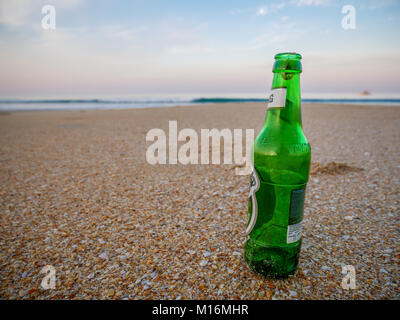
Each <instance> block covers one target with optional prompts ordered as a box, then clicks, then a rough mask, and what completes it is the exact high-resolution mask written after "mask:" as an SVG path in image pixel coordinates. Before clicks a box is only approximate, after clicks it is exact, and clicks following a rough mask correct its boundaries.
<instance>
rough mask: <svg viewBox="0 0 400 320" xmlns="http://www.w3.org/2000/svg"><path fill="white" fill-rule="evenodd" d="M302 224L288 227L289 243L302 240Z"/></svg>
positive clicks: (287, 240)
mask: <svg viewBox="0 0 400 320" xmlns="http://www.w3.org/2000/svg"><path fill="white" fill-rule="evenodd" d="M301 229H302V228H301V222H300V223H297V224H292V225H288V228H287V239H286V242H287V243H293V242H296V241H297V240H299V239H300V238H301Z"/></svg>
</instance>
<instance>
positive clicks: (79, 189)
mask: <svg viewBox="0 0 400 320" xmlns="http://www.w3.org/2000/svg"><path fill="white" fill-rule="evenodd" d="M302 111H303V127H304V131H305V133H306V135H307V137H308V140H309V142H310V144H311V146H312V163H313V166H312V173H311V176H310V180H309V183H308V187H307V196H306V203H305V212H304V223H303V247H302V251H301V258H300V266H299V269H298V272H297V273H296V275H295V276H293V277H290V278H288V279H286V280H270V279H264V278H262V277H261V276H258V275H256V274H254V273H252V272H251V271H250V270H249V268H248V267H247V265H246V264H245V262H244V260H243V256H242V248H243V243H244V240H245V238H244V234H243V232H244V229H245V225H246V221H247V193H248V180H249V178H248V176H238V175H235V174H234V172H235V171H234V166H233V165H223V164H222V165H186V166H185V165H181V164H178V165H150V164H148V163H147V162H146V158H145V152H146V148H147V147H148V146H149V145H150V144H151V143H149V142H146V141H145V136H146V133H147V131H148V130H150V129H152V128H162V129H164V130H167V128H168V120H177V121H178V129H182V128H185V127H186V128H194V129H195V130H197V131H198V132H199V130H200V128H210V129H211V128H214V127H215V128H218V129H222V128H230V129H234V128H254V129H255V130H256V133H257V132H258V131H259V130H260V129H261V127H262V125H263V121H264V118H265V105H264V104H262V103H243V104H218V105H202V106H191V107H174V108H152V109H136V110H104V111H101V110H93V111H52V112H47V111H46V112H45V111H40V112H16V113H1V114H0V170H1V172H0V173H1V174H0V212H1V224H0V279H1V280H0V298H1V299H49V298H52V299H206V298H207V299H398V298H399V292H400V290H399V279H400V277H399V275H400V272H399V260H400V252H399V245H398V243H399V228H400V226H399V211H400V210H399V209H400V206H399V194H400V193H399V191H400V188H399V184H400V183H399V182H400V181H399V180H400V161H399V159H400V130H399V128H400V108H398V107H388V106H345V105H318V104H304V105H303V106H302ZM46 265H51V266H53V267H54V268H55V272H56V288H55V289H48V290H44V289H43V288H42V287H41V282H42V279H43V277H44V274H41V273H40V271H41V270H42V268H43V267H44V266H46ZM347 265H352V266H354V269H355V276H356V288H355V289H348V290H346V289H343V288H342V286H341V282H342V278H343V277H344V275H343V274H342V273H341V272H342V267H343V266H347Z"/></svg>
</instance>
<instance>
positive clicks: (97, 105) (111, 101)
mask: <svg viewBox="0 0 400 320" xmlns="http://www.w3.org/2000/svg"><path fill="white" fill-rule="evenodd" d="M266 97H267V94H265V93H264V94H260V93H254V94H248V93H247V94H201V95H200V94H197V95H196V94H193V95H188V94H182V95H130V96H126V95H125V96H123V97H116V96H106V97H101V98H98V97H96V98H90V97H79V98H72V99H71V98H64V97H56V98H54V97H52V98H24V99H18V98H5V99H4V98H3V99H0V111H35V110H95V109H131V108H134V109H138V108H152V107H172V106H193V105H202V104H208V103H229V102H231V103H242V102H266V100H267V98H266ZM302 102H303V103H336V104H358V105H393V106H400V94H370V95H358V94H338V93H328V94H322V93H318V94H303V96H302Z"/></svg>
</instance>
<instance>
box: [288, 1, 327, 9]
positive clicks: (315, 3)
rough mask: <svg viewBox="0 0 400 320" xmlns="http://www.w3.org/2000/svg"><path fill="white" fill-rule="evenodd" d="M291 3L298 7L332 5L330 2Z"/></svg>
mask: <svg viewBox="0 0 400 320" xmlns="http://www.w3.org/2000/svg"><path fill="white" fill-rule="evenodd" d="M291 3H292V4H294V5H296V6H298V7H309V6H315V7H318V6H326V5H328V4H329V3H330V0H292V1H291Z"/></svg>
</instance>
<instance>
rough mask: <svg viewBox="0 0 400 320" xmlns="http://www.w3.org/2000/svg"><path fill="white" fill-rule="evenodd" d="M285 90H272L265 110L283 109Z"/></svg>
mask: <svg viewBox="0 0 400 320" xmlns="http://www.w3.org/2000/svg"><path fill="white" fill-rule="evenodd" d="M286 91H287V89H286V88H276V89H272V90H271V93H270V94H269V99H268V105H267V109H269V108H284V107H285V104H286Z"/></svg>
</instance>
